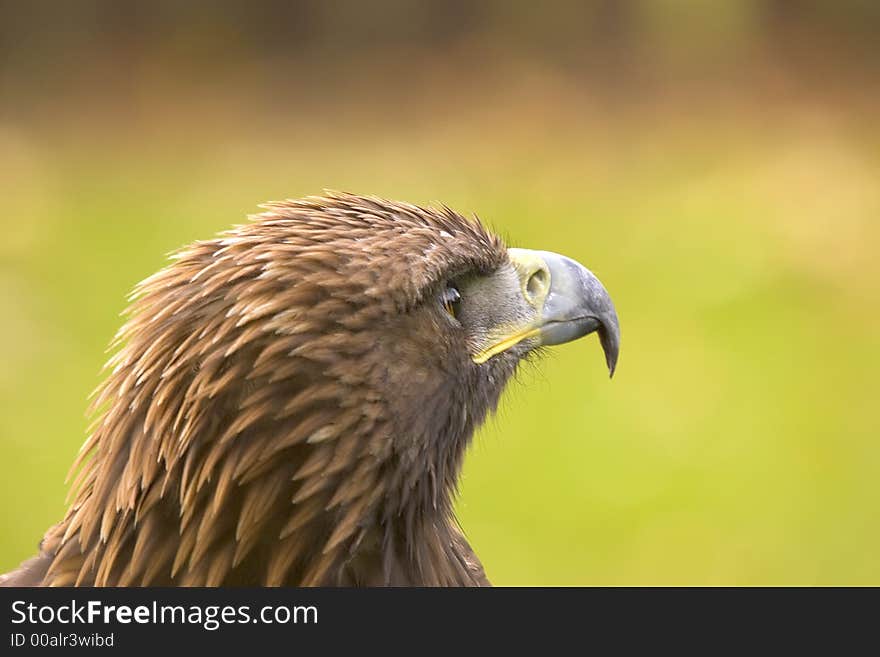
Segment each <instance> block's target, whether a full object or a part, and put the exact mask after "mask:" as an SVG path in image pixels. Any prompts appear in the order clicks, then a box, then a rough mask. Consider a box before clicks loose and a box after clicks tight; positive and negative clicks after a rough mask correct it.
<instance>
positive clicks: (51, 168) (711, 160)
mask: <svg viewBox="0 0 880 657" xmlns="http://www.w3.org/2000/svg"><path fill="white" fill-rule="evenodd" d="M467 100H468V102H461V99H459V98H450V97H449V96H446V95H444V94H443V93H442V90H441V91H440V92H438V93H436V95H434V96H431V97H429V98H428V99H417V100H413V104H414V105H415V108H414V109H413V106H412V105H410V106H409V109H411V110H412V111H411V112H407V111H403V110H397V111H394V110H392V111H390V112H389V113H388V114H387V115H384V114H383V112H382V111H378V110H377V111H374V112H372V113H371V112H370V111H369V110H363V108H360V110H363V112H360V111H359V112H355V111H353V110H351V109H349V108H346V107H343V106H341V105H340V106H337V107H334V108H332V109H327V110H326V111H323V110H322V111H320V112H319V111H315V110H314V108H309V109H305V110H302V109H300V110H297V108H296V107H291V106H285V108H284V109H283V110H280V109H279V108H277V107H275V108H268V107H266V106H264V105H258V106H257V107H247V104H246V102H243V101H241V100H239V101H237V102H235V103H231V104H230V105H229V106H227V107H223V108H216V107H214V108H210V106H209V103H208V102H207V101H193V103H192V104H190V105H186V104H181V105H178V106H174V105H173V104H169V105H168V106H167V107H150V108H148V109H147V110H145V111H144V112H143V113H141V114H138V115H137V116H127V117H124V118H123V119H122V120H118V119H117V120H116V122H114V120H112V119H111V118H110V117H114V116H115V115H113V113H112V111H111V112H107V113H105V114H101V115H99V116H98V118H95V117H92V118H82V117H79V118H72V119H69V120H67V119H65V120H63V121H61V122H60V123H59V122H56V121H55V120H54V119H52V118H51V115H50V114H48V113H47V114H46V115H43V116H34V117H15V118H12V117H10V118H7V119H6V120H4V121H0V171H2V172H3V176H2V177H3V181H4V191H3V194H2V196H0V217H2V222H3V236H4V237H3V240H2V242H0V302H2V307H3V309H4V310H3V318H2V321H0V362H2V363H3V366H2V368H0V400H2V404H3V408H4V410H5V412H4V413H2V414H0V461H2V463H3V468H4V476H3V478H2V479H0V494H2V496H3V499H4V500H5V501H4V503H3V504H2V505H0V570H5V569H8V568H11V567H12V566H14V565H16V564H17V563H18V562H19V561H20V560H21V559H23V558H25V557H27V556H28V555H30V554H31V553H33V552H34V550H35V547H36V544H37V542H38V540H39V538H40V537H41V535H42V532H43V531H44V530H45V529H46V527H47V526H49V525H50V524H51V523H52V522H55V521H57V520H58V519H60V517H61V515H62V513H63V509H64V505H63V500H64V496H65V493H66V487H65V485H64V484H63V480H64V477H65V475H66V472H67V468H68V467H69V464H70V463H71V462H72V460H73V458H74V456H75V454H76V452H77V449H78V447H79V445H80V444H81V442H82V440H83V438H84V430H85V426H86V419H85V418H84V416H83V413H84V409H85V407H86V396H87V395H88V393H89V392H90V391H91V390H92V389H93V388H94V387H95V386H96V385H97V383H98V381H99V375H98V372H99V369H100V366H101V364H102V363H103V361H104V360H105V357H106V355H105V353H104V349H105V346H106V344H107V343H108V342H109V340H110V338H111V336H112V335H113V333H114V332H115V330H116V328H117V327H118V325H119V322H120V319H119V316H118V313H119V312H120V311H121V310H122V309H123V307H124V305H125V301H124V299H125V295H126V294H127V292H128V291H129V290H130V288H131V287H132V286H133V285H134V284H135V283H136V282H137V281H138V280H140V279H142V278H144V277H145V276H147V275H149V274H150V273H152V272H153V271H155V270H156V269H157V268H159V267H160V266H162V265H163V263H164V258H163V254H164V253H167V252H169V251H171V250H172V249H174V248H176V247H178V246H180V245H182V244H184V243H186V242H188V241H191V240H193V239H198V238H203V237H206V236H209V235H212V234H213V233H215V232H217V231H219V230H222V229H224V228H226V227H227V226H229V225H230V224H233V223H237V222H240V221H242V220H243V217H244V215H245V214H246V213H249V212H254V211H256V205H257V204H258V203H260V202H262V201H265V200H269V199H277V198H283V197H293V196H300V195H304V194H311V193H317V192H319V191H320V190H321V189H322V188H325V187H329V188H335V189H344V190H349V191H356V192H361V193H370V194H378V195H383V196H387V197H391V198H399V199H404V200H410V201H414V202H423V203H425V202H431V201H434V200H438V201H442V202H445V203H447V204H449V205H451V206H452V207H455V208H457V209H459V210H462V211H464V212H472V211H473V212H476V213H477V214H479V215H480V216H481V218H483V219H484V220H485V221H486V222H487V223H489V224H490V225H492V226H493V227H494V228H495V229H496V230H498V231H500V232H501V233H502V234H503V235H505V236H506V237H508V238H509V240H510V241H511V242H512V243H513V244H516V245H523V246H525V245H528V246H531V247H534V248H541V249H548V250H555V251H560V252H563V253H566V254H567V255H570V256H572V257H574V258H577V259H579V260H580V261H582V262H584V263H585V264H587V266H589V267H590V268H591V269H593V270H594V271H595V272H596V273H597V274H598V275H599V276H600V278H602V280H603V281H604V282H605V283H606V285H607V287H608V288H609V290H610V291H611V293H612V296H613V298H614V299H615V302H616V304H617V308H618V311H619V314H620V318H621V323H622V329H623V343H622V355H621V361H620V365H619V369H618V373H617V375H616V376H615V378H614V380H613V381H611V382H609V381H608V380H607V375H606V373H605V371H604V368H603V365H602V358H601V355H600V351H599V347H598V345H597V344H596V343H595V341H594V340H592V339H590V340H586V341H582V342H579V343H575V344H571V345H566V346H563V347H560V348H558V349H556V350H555V351H553V352H552V353H551V354H550V355H549V357H548V358H547V359H546V360H544V361H543V362H540V363H538V364H537V365H536V366H535V367H526V368H524V370H523V372H522V375H521V376H520V378H519V380H518V381H517V382H516V383H514V384H513V385H512V386H511V389H510V390H509V391H508V393H507V395H506V398H505V401H504V402H503V405H502V408H501V410H500V412H499V414H498V416H497V417H496V418H494V419H493V420H491V421H490V422H489V423H488V424H487V426H486V427H485V428H484V429H483V430H482V431H481V432H480V434H479V435H478V436H477V438H476V440H475V444H474V447H473V449H472V451H471V453H470V455H469V457H468V460H467V463H466V467H465V473H464V479H463V486H462V494H461V499H460V504H459V512H460V518H461V521H462V525H463V526H464V528H465V531H466V533H467V535H468V537H469V539H470V540H471V542H472V543H473V545H474V547H475V549H476V551H477V553H478V554H479V556H480V557H481V558H482V560H483V562H484V564H485V566H486V569H487V571H488V573H489V575H490V577H491V579H492V580H493V581H494V582H495V583H497V584H844V583H846V584H858V583H873V584H880V560H878V559H877V554H880V511H878V509H880V505H878V501H880V500H878V486H877V473H878V472H880V442H878V437H880V432H878V420H877V410H876V405H877V385H876V373H877V372H878V369H880V368H878V366H880V264H878V262H877V258H876V254H877V247H878V245H880V240H878V238H880V226H878V218H880V182H878V181H880V177H878V173H880V129H878V124H877V123H876V121H875V120H874V119H875V118H876V114H875V113H874V112H872V111H868V112H860V111H858V110H857V109H853V108H847V107H846V103H845V102H844V103H840V104H834V103H831V104H810V103H789V104H782V105H775V106H773V107H770V106H766V105H764V104H763V103H761V102H756V103H747V102H746V103H737V102H734V103H730V102H728V100H729V99H724V100H721V101H716V102H711V101H709V102H702V103H700V102H691V101H690V100H689V99H687V98H685V99H679V100H678V101H676V102H674V103H671V104H663V103H661V104H658V105H649V106H645V107H641V108H636V109H629V110H627V111H617V110H614V109H613V108H612V109H611V110H609V108H601V107H598V108H597V107H596V106H595V104H591V103H590V102H589V100H588V99H586V98H584V97H583V96H582V95H579V94H578V93H574V92H572V91H571V90H565V89H562V90H559V89H557V90H554V91H553V92H552V93H551V92H550V91H548V89H546V88H541V89H532V88H529V87H528V85H522V86H520V87H518V88H516V89H513V90H507V91H505V92H502V93H496V94H495V95H494V96H480V97H477V98H469V99H467ZM200 102H202V103H203V104H200ZM105 119H106V120H105Z"/></svg>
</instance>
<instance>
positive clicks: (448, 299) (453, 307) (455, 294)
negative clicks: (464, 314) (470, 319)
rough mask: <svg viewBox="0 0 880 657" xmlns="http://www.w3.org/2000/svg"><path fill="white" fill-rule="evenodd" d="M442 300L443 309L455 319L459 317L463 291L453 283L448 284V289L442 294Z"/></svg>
mask: <svg viewBox="0 0 880 657" xmlns="http://www.w3.org/2000/svg"><path fill="white" fill-rule="evenodd" d="M440 301H441V303H442V304H443V309H444V310H445V311H446V313H447V314H448V315H449V316H450V317H452V318H453V319H458V311H459V306H460V305H461V293H460V292H459V291H458V288H457V287H455V285H453V284H452V283H449V284H448V285H447V286H446V289H445V290H443V292H442V293H441V294H440Z"/></svg>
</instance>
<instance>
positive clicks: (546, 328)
mask: <svg viewBox="0 0 880 657" xmlns="http://www.w3.org/2000/svg"><path fill="white" fill-rule="evenodd" d="M508 256H509V259H510V262H511V264H512V265H513V267H514V269H515V270H516V273H517V277H518V279H519V282H520V287H521V292H522V295H523V298H524V299H525V301H526V302H527V303H528V305H529V306H530V307H531V309H532V312H531V313H530V319H529V320H528V321H527V322H526V324H525V326H519V327H518V328H517V329H516V330H514V331H512V332H511V333H509V334H508V335H507V336H506V337H504V338H502V339H501V340H498V341H496V342H494V344H492V345H491V346H490V347H488V348H486V349H484V350H482V351H481V352H479V353H478V354H476V355H475V356H474V358H473V360H474V362H476V363H481V362H485V361H486V360H488V359H489V358H491V357H492V356H494V355H495V354H497V353H500V352H501V351H505V350H507V349H509V348H510V347H512V346H513V345H515V344H518V343H519V342H522V341H523V340H532V341H533V342H534V346H536V347H537V346H543V345H548V346H549V345H555V344H562V343H564V342H570V341H572V340H577V339H578V338H581V337H584V336H585V335H589V334H590V333H593V332H598V334H599V343H600V344H601V345H602V349H603V350H604V352H605V362H606V363H607V365H608V372H609V375H610V376H613V375H614V369H615V367H616V366H617V357H618V354H619V352H620V324H619V322H618V320H617V312H616V311H615V309H614V304H613V303H612V301H611V297H610V296H609V295H608V291H607V290H606V289H605V287H604V286H603V285H602V283H601V282H600V281H599V279H598V278H596V276H595V275H593V273H592V272H591V271H590V270H589V269H587V268H586V267H584V266H583V265H581V264H580V263H578V262H576V261H574V260H572V259H571V258H567V257H565V256H562V255H559V254H558V253H551V252H549V251H532V250H529V249H508Z"/></svg>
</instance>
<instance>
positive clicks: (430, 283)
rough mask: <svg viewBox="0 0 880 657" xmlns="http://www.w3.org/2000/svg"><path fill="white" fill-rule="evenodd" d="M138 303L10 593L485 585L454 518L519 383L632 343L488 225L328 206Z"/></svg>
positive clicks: (567, 284) (611, 314)
mask: <svg viewBox="0 0 880 657" xmlns="http://www.w3.org/2000/svg"><path fill="white" fill-rule="evenodd" d="M261 209H263V210H264V211H263V212H262V213H260V214H257V215H255V216H252V217H250V221H249V222H248V223H246V224H244V225H240V226H235V227H234V228H232V229H231V230H229V231H227V232H224V233H221V234H219V235H218V236H217V237H216V238H215V239H210V240H207V241H198V242H195V243H193V244H191V245H190V246H187V247H185V248H183V249H181V250H179V251H177V252H176V253H174V254H173V255H172V257H171V263H170V264H169V265H168V266H167V267H166V268H164V269H162V270H161V271H159V272H158V273H156V274H154V275H153V276H151V277H149V278H147V279H146V280H145V281H143V282H142V283H140V284H139V285H138V286H137V287H136V288H135V291H134V292H133V293H132V295H131V297H130V302H131V304H130V306H129V308H128V310H127V311H126V314H127V320H126V323H125V324H124V326H123V327H122V328H121V329H120V330H119V332H118V333H117V335H116V337H115V339H114V341H113V345H112V348H113V353H114V355H113V356H112V357H111V359H110V361H109V362H108V364H107V366H106V369H107V370H108V372H109V373H108V374H107V376H106V378H105V380H104V382H103V383H102V384H101V385H100V386H99V388H98V389H97V390H96V391H95V393H94V398H93V400H92V413H93V417H94V418H95V419H94V421H93V424H92V426H91V428H90V434H89V437H88V438H87V440H86V442H85V444H84V445H83V448H82V450H81V452H80V456H79V458H78V459H77V461H76V462H75V463H74V466H73V469H72V471H71V472H72V475H73V474H75V475H76V476H75V480H74V482H73V486H72V488H71V498H70V501H71V503H70V505H69V508H68V510H67V512H66V514H65V516H64V519H63V520H61V522H59V523H58V524H56V525H54V526H53V527H51V528H50V529H49V530H48V531H47V532H46V533H45V535H44V537H43V539H42V541H41V542H40V547H39V554H38V555H37V556H35V557H33V558H32V559H29V560H28V561H25V562H24V563H23V564H22V565H21V566H20V567H19V568H18V569H17V570H15V571H13V572H11V573H8V574H6V575H4V576H2V584H3V585H6V586H315V585H317V586H410V585H415V586H484V585H489V580H488V579H487V577H486V574H485V571H484V569H483V566H482V565H481V563H480V561H479V559H478V558H477V557H476V555H475V554H474V552H473V550H472V549H471V548H470V546H469V545H468V543H467V541H466V540H465V537H464V534H463V531H462V529H461V527H460V526H459V524H458V523H457V521H456V519H455V515H454V509H453V502H454V499H455V493H456V483H457V479H458V476H459V473H460V471H461V466H462V460H463V457H464V454H465V451H466V448H467V446H468V444H469V442H470V441H471V437H472V436H473V434H474V431H475V429H476V428H477V427H478V426H479V425H480V424H481V422H482V421H483V420H484V419H485V418H486V416H487V414H488V413H490V412H491V411H494V409H495V408H496V406H497V404H498V401H499V397H500V395H501V393H502V390H503V389H504V387H505V384H506V383H507V382H508V381H509V380H510V379H511V377H512V376H513V375H514V374H515V372H516V370H517V366H518V365H519V364H520V363H521V362H522V361H523V360H524V359H527V358H529V357H530V356H531V355H533V354H536V353H539V352H540V351H541V349H542V348H543V347H546V346H550V345H556V344H560V343H564V342H568V341H570V340H574V339H577V338H580V337H582V336H586V335H588V334H591V333H593V332H596V333H597V334H598V338H599V342H600V344H601V346H602V348H603V350H604V355H605V360H606V363H607V366H608V369H609V372H610V373H611V374H613V373H614V368H615V365H616V363H617V358H618V351H619V345H620V329H619V324H618V318H617V314H616V311H615V308H614V305H613V303H612V301H611V299H610V297H609V295H608V292H607V291H606V290H605V288H604V287H603V285H602V284H601V283H600V282H599V280H598V279H597V278H596V276H594V275H593V274H592V273H591V272H590V271H589V270H587V269H586V268H585V267H584V266H582V265H580V264H579V263H577V262H576V261H574V260H571V259H569V258H567V257H564V256H562V255H558V254H555V253H551V252H546V251H532V250H527V249H519V248H507V247H506V246H505V244H504V243H503V241H502V240H501V239H500V238H499V237H497V236H496V235H495V234H493V233H492V232H490V231H489V230H488V229H487V228H485V227H484V226H483V225H482V224H481V223H480V221H479V219H477V218H476V217H474V218H465V217H464V216H462V215H461V214H458V213H457V212H455V211H453V210H451V209H449V208H448V207H446V206H438V207H421V206H417V205H411V204H408V203H401V202H392V201H388V200H383V199H380V198H376V197H368V196H359V195H353V194H348V193H337V192H325V193H324V195H322V196H312V197H307V198H303V199H297V200H286V201H281V202H273V203H268V204H266V205H263V206H261Z"/></svg>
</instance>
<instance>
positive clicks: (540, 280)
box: [526, 267, 550, 300]
mask: <svg viewBox="0 0 880 657" xmlns="http://www.w3.org/2000/svg"><path fill="white" fill-rule="evenodd" d="M549 285H550V272H548V271H547V270H546V269H544V268H543V267H542V268H541V269H537V270H535V271H534V272H532V275H531V276H529V280H528V281H527V282H526V293H527V294H528V295H529V298H530V299H535V300H537V299H538V298H539V297H541V296H542V295H543V294H544V293H545V292H546V291H547V288H548V287H549Z"/></svg>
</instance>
